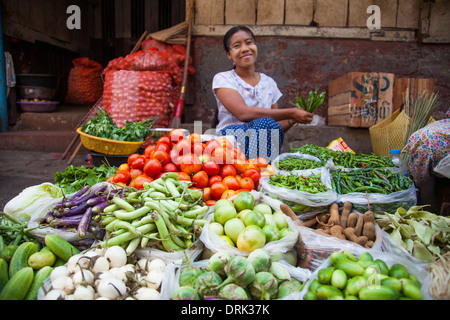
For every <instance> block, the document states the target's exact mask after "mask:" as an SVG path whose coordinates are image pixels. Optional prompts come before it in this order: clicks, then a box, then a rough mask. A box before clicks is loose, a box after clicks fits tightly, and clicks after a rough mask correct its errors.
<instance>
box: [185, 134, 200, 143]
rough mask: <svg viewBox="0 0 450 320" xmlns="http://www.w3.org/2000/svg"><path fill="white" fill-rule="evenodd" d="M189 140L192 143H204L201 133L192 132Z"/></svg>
mask: <svg viewBox="0 0 450 320" xmlns="http://www.w3.org/2000/svg"><path fill="white" fill-rule="evenodd" d="M188 140H189V142H190V143H191V144H195V143H202V137H201V136H200V134H199V133H195V132H194V133H191V134H190V135H189V137H188Z"/></svg>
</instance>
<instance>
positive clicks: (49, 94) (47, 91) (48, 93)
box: [18, 86, 56, 100]
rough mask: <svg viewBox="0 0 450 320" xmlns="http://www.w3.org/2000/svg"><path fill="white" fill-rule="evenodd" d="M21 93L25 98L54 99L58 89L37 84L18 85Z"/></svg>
mask: <svg viewBox="0 0 450 320" xmlns="http://www.w3.org/2000/svg"><path fill="white" fill-rule="evenodd" d="M18 89H19V95H20V97H21V98H23V99H43V100H52V99H53V98H54V97H55V93H56V89H54V88H46V87H36V86H23V87H18Z"/></svg>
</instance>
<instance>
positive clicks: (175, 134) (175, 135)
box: [169, 129, 185, 143]
mask: <svg viewBox="0 0 450 320" xmlns="http://www.w3.org/2000/svg"><path fill="white" fill-rule="evenodd" d="M184 136H185V135H184V131H183V130H181V129H172V130H170V132H169V138H170V141H171V142H173V143H177V142H178V141H180V140H181V139H184Z"/></svg>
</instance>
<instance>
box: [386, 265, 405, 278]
mask: <svg viewBox="0 0 450 320" xmlns="http://www.w3.org/2000/svg"><path fill="white" fill-rule="evenodd" d="M389 276H390V277H394V278H398V279H400V278H407V277H408V270H406V267H405V266H404V265H402V264H399V263H396V264H393V265H392V266H391V268H390V269H389Z"/></svg>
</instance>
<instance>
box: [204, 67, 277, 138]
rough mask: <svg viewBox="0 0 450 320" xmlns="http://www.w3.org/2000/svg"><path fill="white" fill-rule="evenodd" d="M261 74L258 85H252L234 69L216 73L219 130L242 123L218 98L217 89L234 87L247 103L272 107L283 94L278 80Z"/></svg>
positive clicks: (214, 80) (213, 87)
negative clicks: (277, 82)
mask: <svg viewBox="0 0 450 320" xmlns="http://www.w3.org/2000/svg"><path fill="white" fill-rule="evenodd" d="M259 74H260V81H259V82H258V84H257V85H256V86H252V85H250V84H248V83H247V82H245V81H244V80H242V79H241V78H240V77H239V76H238V75H237V73H236V71H235V70H234V69H232V70H229V71H224V72H220V73H218V74H216V75H215V76H214V78H213V81H212V89H213V94H214V97H215V98H216V101H217V108H218V119H219V124H218V125H217V127H216V129H217V130H222V129H223V128H225V127H227V126H230V125H234V124H242V123H243V122H242V121H239V120H238V119H237V118H236V117H235V116H233V115H232V114H231V112H229V111H228V110H227V109H226V108H225V107H224V105H223V104H222V103H221V102H220V100H219V99H218V98H217V96H216V93H215V89H218V88H229V89H234V90H236V91H237V92H239V94H240V95H241V96H242V98H243V99H244V101H245V104H246V105H247V106H249V107H259V108H265V109H271V108H272V105H273V104H274V103H275V102H277V101H278V99H280V97H281V96H282V95H283V94H282V93H281V91H280V90H279V89H278V86H277V84H276V82H275V81H274V80H273V79H272V78H271V77H269V76H267V75H265V74H264V73H259Z"/></svg>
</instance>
